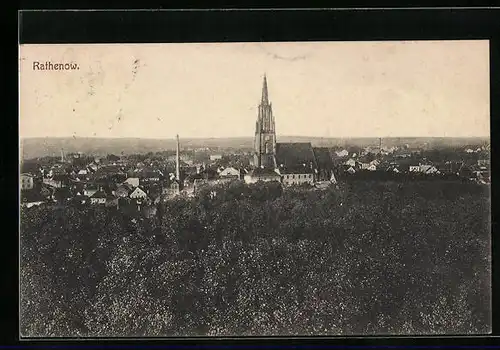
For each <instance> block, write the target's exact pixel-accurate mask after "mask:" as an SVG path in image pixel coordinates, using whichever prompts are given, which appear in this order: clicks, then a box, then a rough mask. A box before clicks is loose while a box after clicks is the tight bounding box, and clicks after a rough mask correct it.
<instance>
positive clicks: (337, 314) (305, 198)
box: [21, 181, 491, 336]
mask: <svg viewBox="0 0 500 350" xmlns="http://www.w3.org/2000/svg"><path fill="white" fill-rule="evenodd" d="M213 191H215V196H214V192H213ZM488 191H489V190H488V189H487V188H485V187H483V186H479V185H475V184H463V183H454V182H443V181H432V182H415V183H398V182H361V181H360V182H357V181H356V182H355V183H349V184H345V183H340V184H339V185H338V187H337V188H334V189H329V190H327V191H303V190H300V189H297V190H294V189H287V190H286V191H282V190H281V187H280V186H279V184H267V185H263V184H257V185H253V186H246V185H244V184H241V183H235V184H229V185H225V186H220V187H219V188H216V189H215V190H208V189H207V190H204V191H201V193H200V194H199V196H198V197H197V198H194V199H178V200H175V201H171V202H168V203H165V204H164V205H162V207H161V208H159V209H160V210H158V213H159V214H158V216H157V217H156V218H155V219H153V220H143V221H141V220H139V221H137V222H136V223H134V222H132V221H131V220H130V217H128V216H127V215H125V214H123V213H121V212H119V211H117V210H116V209H107V208H78V209H76V208H71V207H68V208H62V209H61V208H59V209H53V208H43V207H39V208H36V207H34V208H31V209H23V210H22V212H21V216H22V219H21V247H22V249H21V332H22V334H23V335H24V336H119V335H121V336H125V335H127V336H131V335H136V336H142V335H290V334H297V335H299V334H311V333H314V334H367V333H370V334H386V333H391V334H436V333H477V332H486V331H488V330H489V327H490V318H489V307H490V300H491V295H490V285H489V281H490V276H491V271H490V259H489V256H490V255H489V254H490V231H489V210H490V209H489V208H490V203H489V192H488Z"/></svg>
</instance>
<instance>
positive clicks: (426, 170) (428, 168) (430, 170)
mask: <svg viewBox="0 0 500 350" xmlns="http://www.w3.org/2000/svg"><path fill="white" fill-rule="evenodd" d="M420 172H421V173H423V174H439V171H438V170H437V168H436V167H435V166H434V165H420Z"/></svg>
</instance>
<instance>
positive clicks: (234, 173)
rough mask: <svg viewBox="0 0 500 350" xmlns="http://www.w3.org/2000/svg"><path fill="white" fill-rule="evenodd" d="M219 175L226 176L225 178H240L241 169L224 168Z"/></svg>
mask: <svg viewBox="0 0 500 350" xmlns="http://www.w3.org/2000/svg"><path fill="white" fill-rule="evenodd" d="M219 176H220V177H224V178H234V179H239V178H240V170H239V169H235V168H233V167H228V168H225V169H223V170H222V171H221V172H220V173H219Z"/></svg>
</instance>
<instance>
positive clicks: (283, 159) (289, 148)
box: [276, 142, 317, 167]
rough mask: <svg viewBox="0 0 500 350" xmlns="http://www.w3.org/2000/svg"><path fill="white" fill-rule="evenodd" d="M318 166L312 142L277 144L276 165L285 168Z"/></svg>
mask: <svg viewBox="0 0 500 350" xmlns="http://www.w3.org/2000/svg"><path fill="white" fill-rule="evenodd" d="M311 163H312V165H313V167H316V166H317V162H316V157H315V156H314V151H313V147H312V145H311V143H310V142H291V143H277V144H276V164H277V165H278V166H280V165H281V164H283V165H284V166H285V167H294V166H297V165H302V164H306V165H308V166H309V165H310V164H311Z"/></svg>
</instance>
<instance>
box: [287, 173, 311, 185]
mask: <svg viewBox="0 0 500 350" xmlns="http://www.w3.org/2000/svg"><path fill="white" fill-rule="evenodd" d="M281 181H282V183H283V185H286V186H292V185H303V184H309V185H312V184H314V174H313V173H312V171H310V172H305V171H291V172H286V171H285V172H283V173H282V177H281Z"/></svg>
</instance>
